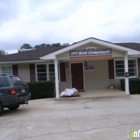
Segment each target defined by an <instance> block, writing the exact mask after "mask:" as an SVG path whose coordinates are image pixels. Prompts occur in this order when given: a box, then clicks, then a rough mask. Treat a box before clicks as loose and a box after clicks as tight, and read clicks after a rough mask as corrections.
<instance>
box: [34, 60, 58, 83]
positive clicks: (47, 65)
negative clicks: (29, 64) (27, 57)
mask: <svg viewBox="0 0 140 140" xmlns="http://www.w3.org/2000/svg"><path fill="white" fill-rule="evenodd" d="M50 64H54V63H36V64H35V75H36V81H38V74H37V65H46V71H47V81H49V80H50V75H49V74H50V73H49V65H50ZM54 73H55V71H54ZM59 73H60V72H59Z"/></svg>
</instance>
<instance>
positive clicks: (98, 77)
mask: <svg viewBox="0 0 140 140" xmlns="http://www.w3.org/2000/svg"><path fill="white" fill-rule="evenodd" d="M88 65H89V66H94V71H85V89H86V90H94V89H102V88H108V87H109V85H110V81H109V78H108V60H97V61H88Z"/></svg>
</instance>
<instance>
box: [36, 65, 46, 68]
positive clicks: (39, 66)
mask: <svg viewBox="0 0 140 140" xmlns="http://www.w3.org/2000/svg"><path fill="white" fill-rule="evenodd" d="M37 68H44V69H46V65H44V64H43V65H37Z"/></svg>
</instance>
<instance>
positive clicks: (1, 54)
mask: <svg viewBox="0 0 140 140" xmlns="http://www.w3.org/2000/svg"><path fill="white" fill-rule="evenodd" d="M7 54H8V53H7V52H5V51H4V50H0V56H3V55H7Z"/></svg>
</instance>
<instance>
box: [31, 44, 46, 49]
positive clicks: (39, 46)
mask: <svg viewBox="0 0 140 140" xmlns="http://www.w3.org/2000/svg"><path fill="white" fill-rule="evenodd" d="M42 47H46V44H45V43H42V44H40V45H36V46H35V47H34V48H42Z"/></svg>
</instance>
